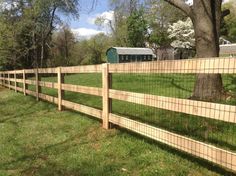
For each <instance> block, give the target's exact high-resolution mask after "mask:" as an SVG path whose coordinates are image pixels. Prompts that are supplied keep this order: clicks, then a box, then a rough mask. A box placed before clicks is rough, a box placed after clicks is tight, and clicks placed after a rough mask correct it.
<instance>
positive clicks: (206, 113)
mask: <svg viewBox="0 0 236 176" xmlns="http://www.w3.org/2000/svg"><path fill="white" fill-rule="evenodd" d="M109 97H110V98H113V99H117V100H122V101H127V102H131V103H136V104H142V105H146V106H151V107H156V108H160V109H165V110H170V111H175V112H182V113H186V114H191V115H196V116H201V117H207V118H211V119H215V120H221V121H225V122H231V123H236V106H231V105H224V104H217V103H209V102H203V101H195V100H188V99H180V98H172V97H163V96H157V95H150V94H143V93H134V92H126V91H120V90H112V89H110V91H109Z"/></svg>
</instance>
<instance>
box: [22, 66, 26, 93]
mask: <svg viewBox="0 0 236 176" xmlns="http://www.w3.org/2000/svg"><path fill="white" fill-rule="evenodd" d="M22 73H23V93H24V95H26V83H25V77H26V76H25V70H23V71H22Z"/></svg>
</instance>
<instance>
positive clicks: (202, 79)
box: [165, 0, 229, 100]
mask: <svg viewBox="0 0 236 176" xmlns="http://www.w3.org/2000/svg"><path fill="white" fill-rule="evenodd" d="M165 1H166V2H168V3H170V4H171V5H173V6H175V7H176V8H178V9H180V10H182V11H183V12H184V13H185V14H186V15H187V16H189V17H190V18H191V20H192V22H193V26H194V31H195V42H196V44H195V45H196V53H197V57H199V58H204V57H218V56H219V37H220V26H221V21H222V19H223V18H224V16H226V15H228V14H229V10H227V9H225V10H224V11H222V8H221V6H222V0H208V1H203V0H193V4H192V5H188V4H187V3H186V2H185V1H184V0H165ZM222 97H224V89H223V83H222V78H221V75H220V74H199V75H197V81H196V83H195V88H194V92H193V98H195V99H208V100H210V99H222Z"/></svg>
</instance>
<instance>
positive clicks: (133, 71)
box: [0, 58, 236, 172]
mask: <svg viewBox="0 0 236 176" xmlns="http://www.w3.org/2000/svg"><path fill="white" fill-rule="evenodd" d="M46 74H50V75H51V76H46ZM0 75H1V78H0V83H1V85H3V86H6V87H10V88H11V89H14V90H15V91H22V92H25V93H26V94H30V95H33V96H36V97H38V99H44V100H47V101H50V102H52V103H55V104H58V108H59V110H61V109H62V108H61V107H65V108H68V109H73V110H76V111H79V112H82V113H85V114H88V115H91V116H95V117H97V118H99V119H102V121H103V127H104V128H109V126H110V125H109V124H115V125H118V126H120V127H122V128H125V129H128V130H131V131H134V132H136V133H138V134H141V135H143V136H146V137H149V138H151V139H154V140H156V141H158V142H161V143H164V144H167V145H169V146H171V147H173V148H176V149H178V150H180V151H183V152H186V153H189V154H191V155H193V156H196V157H199V158H202V159H205V160H208V161H210V162H213V163H215V164H218V165H220V166H222V167H224V168H226V169H228V170H231V171H233V172H236V153H235V152H236V106H235V105H236V59H234V58H209V59H208V58H207V59H190V60H172V61H153V62H140V63H119V64H103V65H93V66H78V67H59V68H49V69H36V70H21V71H8V72H0ZM16 75H18V77H17V76H16ZM21 78H22V79H21ZM20 84H21V85H22V86H20V87H19V88H17V87H18V86H19V85H20ZM28 85H29V86H28ZM30 86H33V87H30ZM44 87H46V89H45V88H44ZM51 89H52V90H53V91H52V90H51Z"/></svg>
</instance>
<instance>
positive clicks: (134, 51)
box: [108, 47, 154, 55]
mask: <svg viewBox="0 0 236 176" xmlns="http://www.w3.org/2000/svg"><path fill="white" fill-rule="evenodd" d="M112 48H114V49H116V52H117V54H120V55H154V53H153V51H152V50H151V49H150V48H129V47H112ZM110 49H111V48H110ZM108 50H109V49H108Z"/></svg>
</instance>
